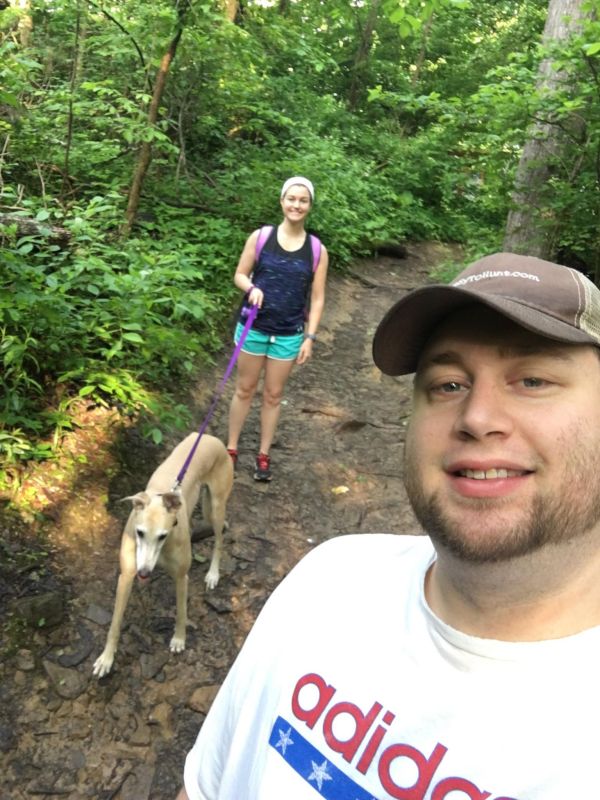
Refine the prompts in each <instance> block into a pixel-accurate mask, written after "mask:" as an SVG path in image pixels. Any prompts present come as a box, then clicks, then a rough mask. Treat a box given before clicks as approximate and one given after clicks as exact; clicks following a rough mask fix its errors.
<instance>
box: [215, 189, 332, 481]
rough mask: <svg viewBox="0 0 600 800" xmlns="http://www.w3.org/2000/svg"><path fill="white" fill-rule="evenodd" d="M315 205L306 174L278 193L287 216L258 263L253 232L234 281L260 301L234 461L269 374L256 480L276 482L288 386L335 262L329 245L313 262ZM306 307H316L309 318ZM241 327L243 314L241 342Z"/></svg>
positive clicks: (243, 366)
mask: <svg viewBox="0 0 600 800" xmlns="http://www.w3.org/2000/svg"><path fill="white" fill-rule="evenodd" d="M313 202H314V188H313V185H312V183H311V182H310V181H309V180H308V179H307V178H302V177H300V176H296V177H294V178H289V179H288V180H287V181H286V182H285V183H284V184H283V188H282V190H281V196H280V203H281V209H282V211H283V221H282V222H281V223H280V224H279V225H277V226H273V228H272V230H271V232H270V234H269V236H268V238H267V239H266V242H265V243H264V246H262V249H261V250H260V255H259V258H258V261H257V262H256V263H255V258H256V248H257V242H258V241H259V236H261V229H258V230H255V231H254V233H252V234H251V235H250V236H249V237H248V239H247V241H246V244H245V246H244V249H243V251H242V255H241V257H240V260H239V263H238V265H237V269H236V271H235V276H234V279H233V280H234V283H235V285H236V286H237V287H238V289H241V290H242V291H243V292H245V293H246V299H247V303H248V304H249V305H255V306H258V308H259V311H258V314H257V317H256V320H255V321H254V324H253V326H252V328H251V330H250V332H249V333H248V336H247V338H246V340H245V342H244V345H243V347H242V351H241V352H240V355H239V359H238V364H237V380H236V385H235V390H234V395H233V398H232V401H231V407H230V410H229V441H228V444H227V449H228V451H229V454H230V455H231V458H232V460H233V463H234V466H235V464H236V462H237V456H238V451H237V447H238V439H239V437H240V434H241V432H242V428H243V426H244V422H245V421H246V417H247V416H248V412H249V410H250V405H251V403H252V398H253V397H254V393H255V392H256V387H257V386H258V381H259V378H260V376H261V374H262V373H264V381H263V395H262V407H261V416H260V447H259V452H258V455H257V457H256V470H255V472H254V478H255V480H257V481H270V480H271V477H272V475H271V459H270V456H269V451H270V449H271V444H272V443H273V438H274V436H275V430H276V428H277V422H278V420H279V412H280V409H281V398H282V396H283V390H284V388H285V384H286V382H287V380H288V378H289V376H290V374H291V371H292V367H293V366H294V364H304V363H305V362H306V361H307V360H308V359H309V358H310V357H311V355H312V350H313V346H314V343H315V340H316V338H317V329H318V327H319V322H320V320H321V314H322V313H323V306H324V303H325V279H326V277H327V265H328V261H329V259H328V255H327V251H326V249H325V248H324V247H320V254H319V255H318V263H317V264H313V260H314V259H315V253H314V252H313V250H314V249H316V248H314V247H313V245H314V237H311V236H309V235H308V234H307V232H306V230H305V228H304V224H305V222H306V218H307V216H308V214H309V212H310V210H311V208H312V205H313ZM261 239H262V237H261ZM316 242H317V244H319V243H318V240H316ZM307 304H309V307H310V311H309V312H308V315H307V316H306V307H307ZM242 329H243V320H242V319H240V322H239V323H238V325H237V328H236V332H235V341H236V342H237V341H238V340H239V337H240V334H241V331H242Z"/></svg>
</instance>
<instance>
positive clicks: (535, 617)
mask: <svg viewBox="0 0 600 800" xmlns="http://www.w3.org/2000/svg"><path fill="white" fill-rule="evenodd" d="M599 347H600V291H598V289H597V288H596V287H595V286H594V285H593V284H592V283H591V282H590V281H588V280H587V279H586V278H585V277H584V276H583V275H581V274H580V273H578V272H576V271H574V270H572V269H568V268H567V267H563V266H559V265H556V264H552V263H550V262H546V261H542V260H540V259H536V258H531V257H527V256H518V255H513V254H507V253H500V254H495V255H492V256H487V257H485V258H482V259H481V260H479V261H477V262H475V263H474V264H472V265H471V266H470V267H468V268H467V269H466V270H465V271H464V272H463V273H461V275H459V276H458V278H457V279H456V280H455V281H454V282H453V284H452V285H450V286H429V287H425V288H422V289H419V290H416V291H414V292H412V293H411V294H409V295H407V296H406V297H404V298H403V299H401V300H400V301H399V302H397V303H396V304H395V306H394V307H393V308H392V309H390V311H389V312H388V314H387V315H386V316H385V318H384V319H383V320H382V322H381V324H380V325H379V327H378V329H377V332H376V334H375V339H374V345H373V354H374V359H375V362H376V364H377V365H378V366H379V367H380V369H381V370H382V371H383V372H385V373H387V374H390V375H402V374H408V373H411V372H415V373H416V375H415V380H414V404H413V414H412V419H411V423H410V427H409V431H408V435H407V443H406V462H405V481H406V486H407V491H408V493H409V497H410V500H411V503H412V505H413V507H414V509H415V512H416V514H417V517H418V519H419V521H420V522H421V524H422V525H423V528H424V530H426V531H427V533H428V534H429V535H428V536H396V535H385V534H372V535H358V536H343V537H338V538H336V539H332V540H330V541H328V542H327V543H325V544H324V545H322V546H320V547H318V548H316V549H315V550H314V551H313V552H311V553H310V554H309V555H308V556H307V557H306V558H304V559H303V560H302V561H301V562H300V564H299V565H298V566H297V567H296V568H295V569H294V570H293V571H292V573H291V574H290V575H289V576H288V577H287V578H286V579H285V580H284V581H283V582H282V584H281V585H280V586H279V587H278V589H277V590H276V591H275V592H274V594H273V595H272V597H271V598H270V600H269V601H268V602H267V604H266V605H265V608H264V610H263V612H262V613H261V615H260V616H259V619H258V620H257V623H256V625H255V626H254V628H253V630H252V631H251V633H250V635H249V636H248V639H247V641H246V644H245V645H244V647H243V649H242V651H241V653H240V655H239V657H238V659H237V661H236V663H235V665H234V666H233V668H232V670H231V672H230V674H229V675H228V677H227V679H226V681H225V683H224V685H223V687H222V689H221V692H220V694H219V696H218V697H217V700H216V701H215V704H214V706H213V708H212V709H211V712H210V713H209V715H208V717H207V719H206V721H205V723H204V725H203V727H202V729H201V731H200V734H199V737H198V740H197V742H196V745H195V746H194V748H193V749H192V750H191V751H190V754H189V755H188V758H187V761H186V768H185V786H186V789H187V794H186V792H185V790H182V792H181V794H180V795H179V797H180V798H186V797H188V796H189V797H190V798H191V800H197V798H201V799H202V800H205V799H206V800H217V798H218V799H219V800H259V799H260V800H275V799H276V798H277V800H283V798H285V800H311V799H312V798H318V797H325V798H331V799H332V800H333V798H335V800H346V799H347V800H371V798H378V800H383V798H386V799H387V798H401V799H402V800H445V799H447V800H467V799H470V800H484V799H487V798H490V800H581V799H582V798H588V797H596V796H598V794H599V790H598V788H597V787H598V783H599V781H600V779H599V778H598V777H597V769H596V766H595V765H596V760H597V754H596V750H597V739H598V734H597V727H598V719H600V700H599V696H598V695H599V693H598V690H597V685H596V684H597V672H598V666H599V661H600V546H599V544H600V352H599V349H598V348H599Z"/></svg>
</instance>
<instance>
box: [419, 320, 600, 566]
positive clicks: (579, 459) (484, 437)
mask: <svg viewBox="0 0 600 800" xmlns="http://www.w3.org/2000/svg"><path fill="white" fill-rule="evenodd" d="M405 482H406V488H407V492H408V495H409V498H410V500H411V503H412V505H413V508H414V510H415V513H416V515H417V517H418V519H419V521H420V522H421V524H422V525H423V527H424V528H425V530H426V531H427V532H428V533H429V534H430V535H431V537H432V539H433V540H434V541H435V542H436V544H438V545H441V546H442V547H444V548H445V549H447V550H448V551H450V552H452V553H454V554H455V555H458V556H459V557H461V558H463V559H465V560H468V561H473V562H479V563H482V562H489V561H502V560H506V559H509V558H513V557H515V556H519V555H523V554H525V553H529V552H533V551H535V550H537V549H538V548H540V547H543V546H544V545H546V544H548V543H553V542H554V543H558V542H563V541H567V540H569V539H573V538H575V537H577V536H580V535H581V534H583V533H585V532H586V531H588V530H590V529H591V528H593V527H595V526H597V527H598V530H599V531H600V524H599V522H600V360H599V359H598V354H597V352H596V351H595V349H594V348H592V347H588V346H579V345H564V344H561V343H558V342H551V341H550V340H548V339H544V338H542V337H540V336H537V335H536V334H533V333H530V332H528V331H526V330H525V329H523V328H520V327H519V326H517V325H515V324H513V323H512V322H510V321H509V320H507V319H506V318H505V317H502V316H501V315H499V314H496V313H495V312H493V311H491V310H490V309H488V308H485V307H483V306H479V305H475V306H469V307H468V308H467V309H461V310H460V311H457V312H455V313H454V314H452V315H450V316H449V317H447V318H446V319H445V320H444V321H443V322H442V323H441V324H440V325H439V326H438V328H437V329H436V330H435V332H434V334H433V336H432V337H431V338H430V340H429V342H428V344H427V346H426V348H425V350H424V351H423V354H422V356H421V359H420V361H419V367H418V370H417V374H416V377H415V388H414V410H413V416H412V419H411V423H410V426H409V431H408V436H407V442H406V463H405Z"/></svg>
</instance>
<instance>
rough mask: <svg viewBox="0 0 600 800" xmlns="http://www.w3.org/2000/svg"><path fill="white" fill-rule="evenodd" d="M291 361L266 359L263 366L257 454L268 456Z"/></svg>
mask: <svg viewBox="0 0 600 800" xmlns="http://www.w3.org/2000/svg"><path fill="white" fill-rule="evenodd" d="M294 364H295V360H293V361H277V360H275V359H273V358H267V363H266V364H265V381H264V387H263V399H262V407H261V412H260V450H259V452H261V453H265V454H267V455H268V453H269V450H270V449H271V444H272V443H273V438H274V436H275V431H276V429H277V422H278V421H279V412H280V411H281V398H282V397H283V390H284V388H285V384H286V383H287V380H288V378H289V377H290V373H291V371H292V367H293V366H294Z"/></svg>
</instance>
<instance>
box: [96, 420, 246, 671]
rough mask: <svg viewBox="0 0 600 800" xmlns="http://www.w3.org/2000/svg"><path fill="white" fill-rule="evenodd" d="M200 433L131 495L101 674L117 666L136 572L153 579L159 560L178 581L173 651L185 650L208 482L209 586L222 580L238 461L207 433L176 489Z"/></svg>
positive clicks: (100, 659) (98, 663)
mask: <svg viewBox="0 0 600 800" xmlns="http://www.w3.org/2000/svg"><path fill="white" fill-rule="evenodd" d="M196 435H197V434H195V433H192V434H190V435H189V436H188V437H187V438H186V439H184V440H183V442H180V444H178V445H177V447H176V448H175V449H174V450H173V452H172V453H171V455H170V456H169V457H168V458H167V459H166V460H165V461H163V462H162V464H160V465H159V466H158V467H157V469H156V470H155V472H154V474H153V475H152V477H151V478H150V480H149V481H148V485H147V486H146V489H145V491H143V492H140V493H139V494H136V495H134V496H133V497H127V498H125V499H126V500H131V502H132V503H133V509H132V511H131V514H130V515H129V519H128V520H127V524H126V525H125V529H124V531H123V536H122V539H121V551H120V574H119V581H118V583H117V594H116V598H115V609H114V611H113V617H112V622H111V625H110V628H109V631H108V636H107V637H106V645H105V647H104V650H103V651H102V654H101V655H100V656H99V657H98V658H97V659H96V661H95V663H94V675H97V676H98V677H99V678H101V677H102V676H103V675H106V674H107V673H108V672H110V669H111V667H112V664H113V660H114V657H115V652H116V649H117V643H118V641H119V634H120V632H121V623H122V621H123V614H124V613H125V608H126V606H127V602H128V600H129V596H130V594H131V587H132V586H133V581H134V578H135V576H136V575H137V576H138V578H140V579H141V580H147V579H148V578H149V577H150V575H151V573H152V570H153V569H154V567H155V566H156V565H157V564H158V565H159V566H161V567H163V568H164V569H165V570H166V571H167V572H168V573H169V575H171V577H172V578H173V580H174V581H175V594H176V598H177V615H176V621H175V631H174V633H173V638H172V639H171V643H170V645H169V649H170V650H171V652H172V653H179V652H181V651H182V650H183V649H184V648H185V628H186V624H187V591H188V572H189V569H190V566H191V563H192V544H191V538H190V518H191V515H192V512H193V510H194V507H195V506H196V503H197V502H198V498H199V496H200V489H201V487H202V485H203V484H204V485H205V491H204V492H203V497H202V513H203V516H204V519H205V521H206V522H209V523H210V524H211V525H212V528H213V531H214V534H215V543H214V547H213V553H212V559H211V562H210V569H209V570H208V573H207V575H206V578H205V582H206V586H207V588H208V589H214V587H215V586H216V585H217V583H218V581H219V564H220V560H221V551H222V546H223V528H224V526H225V524H226V523H225V508H226V505H227V500H228V498H229V495H230V493H231V488H232V486H233V465H232V463H231V458H230V456H229V454H228V452H227V450H226V449H225V445H224V444H223V443H222V442H221V441H220V440H219V439H215V437H214V436H208V435H206V434H205V435H204V436H202V438H201V439H200V443H199V444H198V447H197V448H196V452H195V453H194V457H193V458H192V461H191V463H190V465H189V468H188V470H187V472H186V474H185V477H184V479H183V482H182V485H181V487H180V488H179V489H178V490H177V491H173V486H174V484H175V480H176V478H177V475H178V474H179V471H180V469H181V468H182V466H183V464H184V462H185V459H186V458H187V456H188V455H189V453H190V451H191V449H192V447H193V446H194V442H195V441H196ZM206 489H207V490H206Z"/></svg>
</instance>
